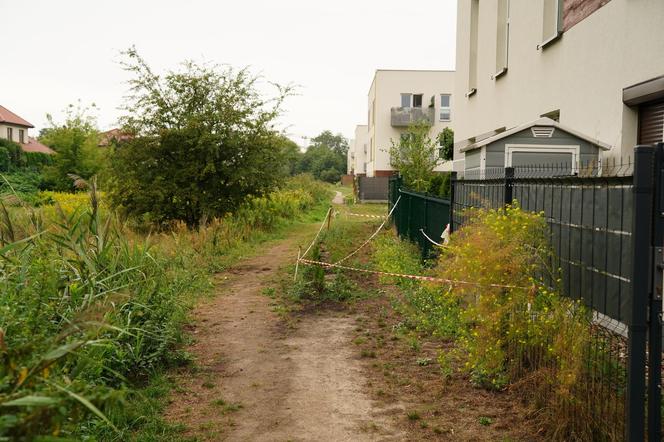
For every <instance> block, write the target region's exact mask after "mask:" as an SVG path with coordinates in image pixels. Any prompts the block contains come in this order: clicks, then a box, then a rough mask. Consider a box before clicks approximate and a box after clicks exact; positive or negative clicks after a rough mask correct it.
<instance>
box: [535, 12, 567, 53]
mask: <svg viewBox="0 0 664 442" xmlns="http://www.w3.org/2000/svg"><path fill="white" fill-rule="evenodd" d="M562 5H563V2H562V0H544V11H543V20H542V44H540V45H539V46H538V48H540V49H541V48H543V47H545V46H546V45H548V44H549V43H551V42H553V41H555V40H557V39H558V37H559V36H560V34H561V33H562V24H563V20H562Z"/></svg>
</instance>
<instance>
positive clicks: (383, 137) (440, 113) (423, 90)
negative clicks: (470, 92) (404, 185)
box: [355, 69, 456, 177]
mask: <svg viewBox="0 0 664 442" xmlns="http://www.w3.org/2000/svg"><path fill="white" fill-rule="evenodd" d="M453 90H454V71H418V70H382V69H379V70H377V71H376V73H375V75H374V78H373V81H372V83H371V87H370V89H369V96H368V105H369V110H368V115H367V119H368V125H367V126H358V127H357V128H356V131H355V158H356V164H358V158H360V154H359V152H361V153H362V155H364V152H365V151H364V144H365V142H366V146H367V149H366V157H365V158H364V161H365V163H366V168H364V169H362V168H360V167H358V166H356V173H358V172H359V171H360V170H363V172H359V173H366V175H367V176H369V177H373V176H389V175H392V174H393V173H394V169H393V168H392V165H391V162H390V155H389V149H390V146H391V145H392V141H393V140H394V141H395V142H398V141H399V139H400V137H401V134H403V133H405V132H406V131H407V130H408V126H409V124H410V123H413V122H416V121H418V120H422V119H425V120H428V121H429V122H430V123H431V137H432V138H433V139H436V138H437V137H438V134H440V132H441V131H442V130H443V129H444V128H445V127H452V124H453V123H452V122H453V121H455V122H456V115H455V113H454V110H453V107H454V105H453V103H454V97H453V94H452V92H453ZM364 128H366V131H367V132H366V135H363V134H361V133H360V132H361V131H363V130H364ZM358 131H359V132H358ZM363 137H365V138H364V140H366V141H364V140H363ZM449 166H451V165H441V166H440V167H439V170H447V169H448V168H449Z"/></svg>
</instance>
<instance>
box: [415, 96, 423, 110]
mask: <svg viewBox="0 0 664 442" xmlns="http://www.w3.org/2000/svg"><path fill="white" fill-rule="evenodd" d="M413 107H422V94H413Z"/></svg>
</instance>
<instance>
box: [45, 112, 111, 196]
mask: <svg viewBox="0 0 664 442" xmlns="http://www.w3.org/2000/svg"><path fill="white" fill-rule="evenodd" d="M92 107H94V105H93V106H92ZM89 113H90V109H89V108H82V107H81V106H80V104H79V105H78V106H74V105H72V104H70V105H69V107H68V108H67V109H66V110H65V114H66V117H65V121H64V123H62V124H59V123H56V122H55V121H54V119H53V117H52V116H51V115H47V116H46V117H47V119H48V122H49V125H50V127H49V128H48V130H44V131H42V132H41V133H42V135H41V136H40V138H39V141H40V142H41V143H43V144H45V145H47V146H49V147H51V148H52V149H53V150H55V152H56V154H55V155H54V157H53V161H52V164H51V165H50V166H46V167H45V168H44V183H43V185H44V186H45V187H47V188H51V189H54V190H60V191H72V190H73V189H74V185H73V181H72V179H71V178H70V177H69V176H70V175H77V176H80V177H81V178H84V179H88V178H90V177H92V176H93V175H95V174H96V173H97V172H99V170H100V169H101V168H102V164H103V159H102V155H101V152H100V151H99V147H98V141H99V131H98V130H97V121H96V119H95V117H93V116H91V115H89Z"/></svg>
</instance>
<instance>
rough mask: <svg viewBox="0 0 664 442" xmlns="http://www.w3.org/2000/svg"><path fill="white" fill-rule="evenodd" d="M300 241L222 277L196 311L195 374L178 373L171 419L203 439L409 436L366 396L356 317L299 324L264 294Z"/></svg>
mask: <svg viewBox="0 0 664 442" xmlns="http://www.w3.org/2000/svg"><path fill="white" fill-rule="evenodd" d="M295 240H296V238H290V239H288V240H285V241H282V242H280V243H278V244H276V245H273V246H271V247H270V248H269V249H267V250H265V251H264V253H262V254H261V255H260V256H257V257H255V258H252V259H249V260H248V261H245V262H243V263H242V264H241V265H239V266H237V267H235V268H233V269H232V270H230V271H229V272H226V273H224V274H220V275H218V277H217V280H218V281H217V289H216V290H217V295H216V296H215V297H214V298H213V299H210V300H208V301H206V302H204V303H202V304H201V305H200V306H198V307H197V308H196V309H195V311H194V318H195V323H194V325H193V326H192V329H191V334H192V336H193V337H194V338H195V342H194V343H193V345H192V346H191V348H190V349H189V350H190V351H191V352H192V353H193V355H194V356H195V358H196V363H197V369H196V370H195V371H192V370H185V371H183V372H181V373H179V374H178V375H177V376H176V379H175V382H176V385H177V387H176V389H175V392H174V393H173V395H172V397H171V400H170V405H169V406H168V408H167V412H166V419H167V420H168V421H170V422H177V423H181V424H183V425H184V426H185V427H186V430H185V435H187V436H194V437H196V439H200V440H237V441H351V440H352V441H371V440H385V441H390V440H404V439H406V437H405V436H404V434H403V433H402V431H401V430H400V429H398V428H396V427H395V425H394V424H393V421H394V420H393V419H392V418H391V415H393V414H395V413H402V412H403V411H402V410H403V407H402V406H400V405H399V403H398V401H397V402H395V403H390V404H386V403H378V402H376V401H374V400H372V399H371V397H370V396H369V394H368V391H367V390H366V379H365V377H364V369H363V367H362V361H361V360H360V359H359V357H358V356H357V355H356V353H355V351H354V350H355V349H354V348H353V344H352V343H351V340H352V335H353V329H354V327H355V323H356V319H355V318H354V317H353V316H349V315H348V314H347V313H344V312H332V311H330V312H324V313H321V314H320V315H315V314H309V315H304V316H303V317H302V318H301V319H300V320H299V321H298V323H297V325H296V326H295V327H292V326H289V324H291V325H292V322H289V321H288V320H287V315H280V314H279V313H278V310H279V305H278V304H277V303H276V302H275V301H274V300H273V299H271V298H270V297H269V296H266V295H265V294H264V293H262V291H263V289H264V288H266V287H268V286H269V283H270V280H271V278H272V277H274V276H275V274H276V272H277V271H278V269H279V267H281V266H284V265H286V264H288V263H289V262H292V261H293V260H294V257H295V256H296V254H297V246H296V241H295Z"/></svg>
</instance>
